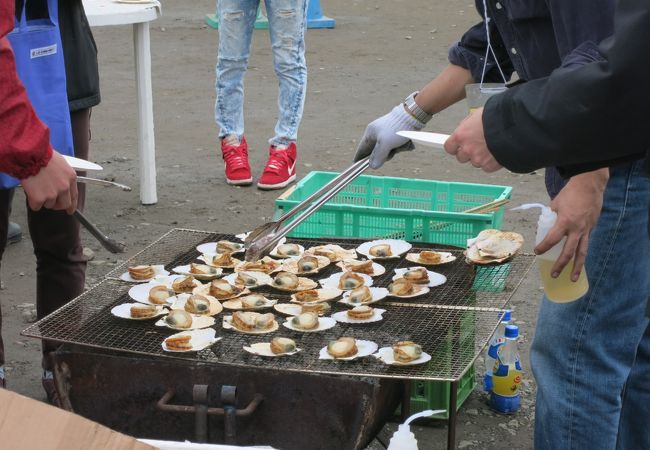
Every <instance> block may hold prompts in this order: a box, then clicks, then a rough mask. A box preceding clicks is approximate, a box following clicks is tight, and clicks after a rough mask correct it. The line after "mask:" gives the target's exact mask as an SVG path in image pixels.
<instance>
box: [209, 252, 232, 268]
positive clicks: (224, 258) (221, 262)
mask: <svg viewBox="0 0 650 450" xmlns="http://www.w3.org/2000/svg"><path fill="white" fill-rule="evenodd" d="M233 264H234V261H233V259H232V253H220V254H217V255H214V256H213V257H212V265H213V266H217V267H230V266H232V265H233Z"/></svg>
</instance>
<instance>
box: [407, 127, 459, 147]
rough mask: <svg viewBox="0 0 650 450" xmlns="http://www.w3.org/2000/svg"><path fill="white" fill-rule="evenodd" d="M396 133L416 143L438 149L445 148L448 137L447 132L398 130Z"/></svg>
mask: <svg viewBox="0 0 650 450" xmlns="http://www.w3.org/2000/svg"><path fill="white" fill-rule="evenodd" d="M397 134H398V135H399V136H402V137H405V138H407V139H410V140H412V141H413V142H415V143H416V144H421V145H424V146H425V147H433V148H440V149H444V148H445V141H446V140H447V139H449V135H448V134H441V133H429V132H426V131H398V132H397Z"/></svg>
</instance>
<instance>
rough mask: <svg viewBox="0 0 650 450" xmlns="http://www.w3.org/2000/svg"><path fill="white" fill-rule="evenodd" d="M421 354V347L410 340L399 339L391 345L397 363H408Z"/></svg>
mask: <svg viewBox="0 0 650 450" xmlns="http://www.w3.org/2000/svg"><path fill="white" fill-rule="evenodd" d="M420 356H422V347H421V346H420V345H419V344H416V343H415V342H412V341H401V342H397V343H396V344H394V345H393V358H394V359H395V361H396V362H399V363H402V364H404V363H409V362H411V361H415V360H416V359H418V358H419V357H420Z"/></svg>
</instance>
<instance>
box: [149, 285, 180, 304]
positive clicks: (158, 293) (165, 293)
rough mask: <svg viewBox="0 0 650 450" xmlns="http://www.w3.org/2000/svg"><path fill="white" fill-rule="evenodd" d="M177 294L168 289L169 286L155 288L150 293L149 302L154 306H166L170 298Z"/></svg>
mask: <svg viewBox="0 0 650 450" xmlns="http://www.w3.org/2000/svg"><path fill="white" fill-rule="evenodd" d="M174 295H176V293H175V292H174V291H172V290H169V289H167V286H161V285H160V286H154V287H152V288H151V290H150V291H149V301H150V302H151V303H153V304H154V305H164V304H166V303H167V300H168V299H169V297H173V296H174Z"/></svg>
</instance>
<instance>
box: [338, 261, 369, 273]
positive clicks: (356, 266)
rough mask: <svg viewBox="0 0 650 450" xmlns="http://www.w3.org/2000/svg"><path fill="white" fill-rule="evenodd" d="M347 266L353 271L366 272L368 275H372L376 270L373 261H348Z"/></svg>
mask: <svg viewBox="0 0 650 450" xmlns="http://www.w3.org/2000/svg"><path fill="white" fill-rule="evenodd" d="M345 268H346V269H348V270H351V271H352V272H357V273H365V274H366V275H372V274H373V273H374V271H375V269H373V267H372V261H371V260H367V261H346V262H345Z"/></svg>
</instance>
